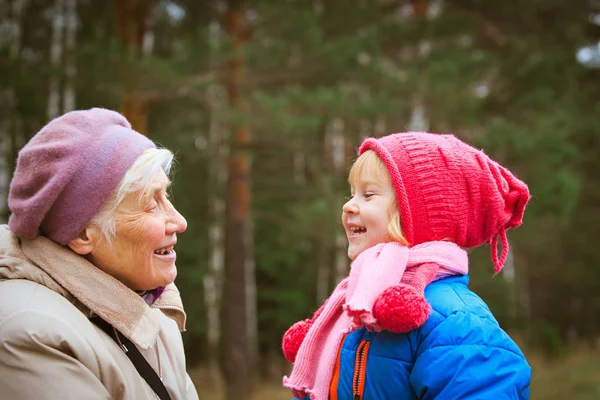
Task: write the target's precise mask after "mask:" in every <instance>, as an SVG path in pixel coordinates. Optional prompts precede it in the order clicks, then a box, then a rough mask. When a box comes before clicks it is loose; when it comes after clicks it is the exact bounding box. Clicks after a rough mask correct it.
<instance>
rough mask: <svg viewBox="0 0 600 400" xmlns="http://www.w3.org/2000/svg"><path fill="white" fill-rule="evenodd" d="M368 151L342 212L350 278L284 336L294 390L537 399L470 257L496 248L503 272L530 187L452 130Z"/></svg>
mask: <svg viewBox="0 0 600 400" xmlns="http://www.w3.org/2000/svg"><path fill="white" fill-rule="evenodd" d="M358 154H359V158H358V159H357V160H356V162H355V163H354V165H353V167H352V169H351V170H350V176H349V183H350V187H351V193H352V196H351V198H350V199H349V200H348V202H347V203H346V204H345V205H344V207H343V212H342V223H343V226H344V229H345V231H346V235H347V236H348V242H349V245H348V256H349V257H350V259H351V260H353V263H352V267H351V271H350V274H349V276H348V277H347V278H346V279H344V280H343V281H342V282H341V283H340V284H339V285H338V286H337V287H336V289H335V290H334V291H333V293H332V294H331V296H330V297H329V298H328V299H327V300H326V302H325V304H323V306H321V308H320V309H319V310H318V311H317V312H316V313H315V315H314V316H313V318H312V319H307V320H304V321H300V322H297V323H296V324H294V325H293V326H292V327H291V328H290V329H289V330H288V331H287V332H286V334H285V335H284V338H283V346H282V347H283V352H284V355H285V356H286V358H287V359H288V360H289V361H290V362H293V363H294V368H293V370H292V373H291V375H290V377H289V378H288V377H285V378H284V386H286V387H287V388H289V389H291V390H292V392H293V394H294V396H295V397H297V398H306V399H308V398H310V399H312V400H314V399H316V400H327V399H331V400H335V399H340V400H342V399H344V400H345V399H355V400H360V399H366V400H369V399H378V400H379V399H395V400H400V399H444V400H446V399H447V400H453V399H461V400H464V399H494V400H496V399H528V398H529V382H530V378H531V368H530V367H529V365H528V364H527V361H526V360H525V357H524V356H523V353H522V352H521V350H520V349H519V348H518V346H517V345H516V344H515V343H514V342H513V341H512V340H511V338H510V337H509V336H508V335H507V334H506V333H505V332H504V331H503V330H502V329H501V328H500V326H499V325H498V322H497V321H496V320H495V318H494V317H493V315H492V313H491V312H490V310H489V308H488V306H487V305H486V304H485V303H484V302H483V300H481V299H480V298H479V297H478V296H477V295H476V294H475V293H473V292H472V291H470V290H469V288H468V286H467V285H468V282H469V277H468V275H467V274H468V258H467V254H466V252H465V250H464V249H469V248H474V247H478V246H480V245H482V244H486V243H489V244H491V246H492V260H493V262H494V270H495V272H496V273H498V272H500V270H501V269H502V266H503V264H504V261H505V260H506V256H507V253H508V241H507V238H506V231H507V229H509V228H515V227H517V226H519V225H521V223H522V220H523V213H524V211H525V206H526V204H527V202H528V200H529V197H530V196H529V191H528V189H527V186H526V185H525V184H524V183H523V182H522V181H520V180H519V179H517V178H516V177H515V176H514V175H512V174H511V173H510V172H509V171H508V170H507V169H506V168H504V167H502V166H501V165H499V164H497V163H496V162H494V161H492V160H491V159H490V158H489V157H488V156H486V155H485V154H484V153H483V152H481V151H478V150H476V149H474V148H472V147H470V146H468V145H466V144H465V143H463V142H461V141H460V140H458V139H457V138H455V137H454V136H452V135H435V134H428V133H401V134H392V135H389V136H385V137H382V138H379V139H374V138H369V139H367V140H365V141H364V142H363V144H362V145H361V147H360V149H359V152H358ZM498 241H500V242H501V245H502V252H501V254H500V257H498V253H497V246H498Z"/></svg>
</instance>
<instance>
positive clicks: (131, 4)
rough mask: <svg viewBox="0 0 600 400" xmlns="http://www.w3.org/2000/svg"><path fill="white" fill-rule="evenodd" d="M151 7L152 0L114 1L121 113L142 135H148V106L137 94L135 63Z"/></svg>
mask: <svg viewBox="0 0 600 400" xmlns="http://www.w3.org/2000/svg"><path fill="white" fill-rule="evenodd" d="M152 4H153V2H152V1H151V0H119V1H117V2H116V31H117V37H118V39H119V43H120V45H121V48H122V50H123V51H122V57H121V61H120V73H121V80H122V83H123V91H122V92H121V113H122V114H123V115H124V116H125V117H126V118H127V119H128V120H129V122H130V123H131V125H132V127H133V129H135V130H136V131H138V132H140V133H142V134H144V135H145V134H146V133H147V119H148V117H147V111H148V107H147V104H146V103H145V101H144V99H143V98H141V97H139V96H137V95H136V92H137V90H138V88H139V74H138V73H137V71H136V70H135V67H134V64H135V63H136V61H137V60H139V59H140V57H141V55H142V43H143V39H144V34H145V33H146V22H147V19H148V14H149V12H150V8H151V6H152Z"/></svg>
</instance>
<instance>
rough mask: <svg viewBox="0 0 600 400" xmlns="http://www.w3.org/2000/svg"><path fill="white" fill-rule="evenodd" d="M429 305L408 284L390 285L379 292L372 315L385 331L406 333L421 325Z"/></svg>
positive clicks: (428, 310)
mask: <svg viewBox="0 0 600 400" xmlns="http://www.w3.org/2000/svg"><path fill="white" fill-rule="evenodd" d="M430 312H431V306H430V305H429V303H428V302H427V300H425V297H423V295H422V294H421V293H419V292H417V290H416V289H415V288H414V287H412V286H409V285H404V284H401V285H398V286H392V287H390V288H388V289H386V290H384V291H383V293H381V295H380V296H379V297H378V298H377V300H376V301H375V305H374V306H373V316H374V317H375V318H377V322H378V323H379V324H380V325H381V327H382V328H383V329H385V330H387V331H390V332H395V333H406V332H410V331H412V330H413V329H416V328H418V327H420V326H421V325H423V324H424V323H425V321H427V318H429V313H430Z"/></svg>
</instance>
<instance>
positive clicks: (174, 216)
mask: <svg viewBox="0 0 600 400" xmlns="http://www.w3.org/2000/svg"><path fill="white" fill-rule="evenodd" d="M186 229H187V221H186V219H185V218H184V217H183V215H181V214H180V213H179V211H177V209H176V208H175V207H173V209H172V210H171V215H170V218H169V221H168V223H167V231H168V232H167V233H183V232H185V230H186Z"/></svg>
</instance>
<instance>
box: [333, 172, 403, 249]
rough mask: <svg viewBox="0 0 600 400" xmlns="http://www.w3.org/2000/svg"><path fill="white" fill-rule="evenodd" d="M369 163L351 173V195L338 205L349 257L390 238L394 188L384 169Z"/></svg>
mask: <svg viewBox="0 0 600 400" xmlns="http://www.w3.org/2000/svg"><path fill="white" fill-rule="evenodd" d="M373 164H374V163H366V164H365V165H364V168H362V170H361V171H360V172H359V173H358V174H356V176H352V174H351V176H350V178H351V179H350V192H351V197H350V199H349V200H348V201H347V202H346V204H344V206H343V207H342V224H343V225H344V229H345V231H346V236H347V237H348V257H350V259H351V260H355V259H356V257H358V256H359V255H360V253H362V252H363V251H364V250H366V249H368V248H369V247H373V246H375V245H376V244H379V243H384V242H389V241H390V237H389V234H388V227H389V224H390V208H391V206H392V203H393V202H394V200H395V192H394V188H393V187H392V184H391V181H390V177H389V174H388V172H387V170H386V171H380V170H378V168H377V166H376V165H373ZM353 178H354V179H353Z"/></svg>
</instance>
